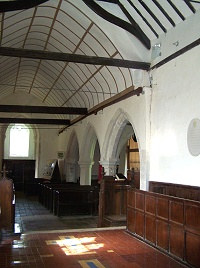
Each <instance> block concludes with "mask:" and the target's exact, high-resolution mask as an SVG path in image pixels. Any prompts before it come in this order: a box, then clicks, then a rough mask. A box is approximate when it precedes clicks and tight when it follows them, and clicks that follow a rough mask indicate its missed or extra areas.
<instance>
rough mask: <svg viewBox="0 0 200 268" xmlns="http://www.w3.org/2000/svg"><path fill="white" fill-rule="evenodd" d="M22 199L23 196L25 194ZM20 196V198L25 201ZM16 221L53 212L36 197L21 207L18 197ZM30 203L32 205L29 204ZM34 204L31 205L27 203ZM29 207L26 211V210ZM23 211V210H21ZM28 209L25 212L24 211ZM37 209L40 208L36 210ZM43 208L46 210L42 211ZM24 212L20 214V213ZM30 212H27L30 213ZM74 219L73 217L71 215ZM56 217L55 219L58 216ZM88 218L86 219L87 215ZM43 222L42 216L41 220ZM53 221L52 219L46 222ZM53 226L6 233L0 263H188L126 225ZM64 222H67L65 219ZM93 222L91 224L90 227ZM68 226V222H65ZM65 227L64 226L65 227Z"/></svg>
mask: <svg viewBox="0 0 200 268" xmlns="http://www.w3.org/2000/svg"><path fill="white" fill-rule="evenodd" d="M22 199H23V198H22ZM22 199H21V202H22ZM17 202H18V204H17V205H16V208H17V209H19V211H18V212H17V213H16V215H17V217H18V218H17V221H18V223H20V221H21V220H22V221H23V219H24V218H23V217H32V220H33V217H34V216H37V217H36V218H35V219H36V220H37V221H38V215H37V213H40V214H39V215H40V216H39V217H40V218H41V219H42V218H44V219H45V220H46V216H49V217H50V216H52V215H50V214H49V212H48V211H46V210H45V209H44V208H42V207H41V206H40V205H39V204H37V202H36V200H33V202H32V205H31V200H28V201H27V202H26V201H25V200H24V201H23V202H22V203H24V205H23V206H24V209H22V206H21V208H20V199H18V200H17ZM27 203H29V205H28V204H27ZM30 206H32V209H27V207H30ZM26 210H27V211H26ZM22 211H23V213H22ZM25 211H26V212H25ZM36 211H37V212H36ZM42 211H43V212H44V214H43V213H42ZM20 213H21V214H20ZM26 213H27V214H29V215H27V214H26ZM71 219H72V218H71ZM55 221H56V219H55ZM73 221H74V225H73V227H76V226H79V228H80V226H81V222H80V218H79V219H77V220H76V219H73ZM85 221H86V219H85ZM41 222H42V220H41ZM47 224H50V221H49V222H47ZM57 224H58V225H56V223H55V224H54V225H53V227H56V231H54V230H53V229H52V228H51V230H50V229H49V226H47V229H46V230H45V229H44V226H42V231H41V229H40V228H41V226H40V224H34V223H32V225H31V226H38V231H36V230H32V231H30V230H29V231H27V229H26V230H25V232H24V233H23V234H22V235H21V236H20V237H13V236H7V237H6V236H5V237H4V239H3V241H2V243H1V245H0V267H1V268H8V267H23V268H26V267H27V268H28V267H29V268H30V267H34V268H41V267H46V268H81V267H83V268H97V267H99V268H104V267H105V268H129V267H132V268H147V267H148V268H183V267H185V266H183V265H181V264H180V263H178V262H176V261H174V260H173V259H171V258H169V257H167V256H166V255H164V254H162V253H161V252H159V251H157V250H155V249H154V248H152V247H150V246H148V245H146V244H145V243H143V242H141V241H139V240H138V239H136V238H134V237H133V236H131V235H130V234H128V233H127V232H126V230H125V228H123V227H120V228H116V229H112V228H110V229H107V230H106V229H105V230H103V229H98V228H87V229H76V230H75V229H74V228H73V229H74V230H70V228H71V227H68V228H66V229H65V230H64V229H62V228H60V229H58V227H59V224H60V222H59V221H58V219H57ZM64 224H65V223H64ZM89 225H90V224H88V227H89ZM65 227H66V225H65ZM63 228H64V227H63Z"/></svg>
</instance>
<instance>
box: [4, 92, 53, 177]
mask: <svg viewBox="0 0 200 268" xmlns="http://www.w3.org/2000/svg"><path fill="white" fill-rule="evenodd" d="M7 103H9V104H10V105H12V104H15V105H31V106H34V105H35V106H36V105H41V106H43V105H44V103H42V102H40V101H39V100H38V99H37V98H35V97H33V96H32V95H30V94H27V93H26V92H24V91H18V92H16V93H14V94H11V95H9V96H7V97H6V98H4V99H3V100H1V101H0V104H7ZM3 116H4V117H26V118H36V116H37V118H48V116H47V115H42V116H39V115H34V114H33V115H32V114H23V115H20V114H17V113H12V114H8V113H2V117H3ZM39 128H41V129H39V130H38V131H36V132H35V137H34V139H35V146H36V147H37V148H38V150H37V149H36V158H37V160H38V162H37V163H38V168H37V174H36V175H37V177H43V172H44V167H45V164H46V162H47V161H48V160H49V159H57V149H58V129H51V130H48V129H46V128H47V126H46V125H40V126H39ZM42 128H43V129H42ZM53 128H55V126H53ZM1 138H2V143H1V148H0V150H1V152H2V151H3V146H4V138H5V136H4V135H3V133H2V135H1ZM2 158H4V155H3V154H2V156H1V159H0V162H1V160H2ZM15 159H16V158H15ZM31 159H32V158H31Z"/></svg>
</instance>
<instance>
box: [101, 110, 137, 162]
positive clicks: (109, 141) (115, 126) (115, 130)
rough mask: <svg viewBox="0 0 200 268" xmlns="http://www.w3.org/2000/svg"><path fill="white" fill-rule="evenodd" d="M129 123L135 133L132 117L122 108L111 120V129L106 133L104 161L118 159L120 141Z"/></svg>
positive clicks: (103, 151)
mask: <svg viewBox="0 0 200 268" xmlns="http://www.w3.org/2000/svg"><path fill="white" fill-rule="evenodd" d="M127 123H130V124H131V125H132V128H133V129H134V132H135V127H134V125H133V123H132V120H131V117H130V116H129V115H128V114H127V113H125V112H124V111H123V110H122V109H121V108H120V109H118V110H117V112H116V113H115V115H114V116H113V118H112V119H111V121H110V124H109V127H108V129H107V131H106V136H105V141H104V144H103V149H102V160H109V159H116V158H117V156H118V154H119V149H120V148H119V139H120V137H121V135H122V132H123V130H124V127H125V126H126V124H127ZM135 134H136V133H135ZM136 136H137V134H136Z"/></svg>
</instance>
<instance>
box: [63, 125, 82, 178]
mask: <svg viewBox="0 0 200 268" xmlns="http://www.w3.org/2000/svg"><path fill="white" fill-rule="evenodd" d="M78 160H79V144H78V139H77V134H76V132H75V130H73V131H72V133H71V135H70V138H69V142H68V147H67V150H66V156H65V174H66V181H71V182H77V181H78V180H79V177H80V170H79V165H78Z"/></svg>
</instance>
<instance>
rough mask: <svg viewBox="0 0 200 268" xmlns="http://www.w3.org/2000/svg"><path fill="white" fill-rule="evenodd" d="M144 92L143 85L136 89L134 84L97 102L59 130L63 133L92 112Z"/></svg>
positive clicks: (94, 112) (95, 112)
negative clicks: (86, 112)
mask: <svg viewBox="0 0 200 268" xmlns="http://www.w3.org/2000/svg"><path fill="white" fill-rule="evenodd" d="M142 93H143V88H142V87H138V88H137V89H134V87H133V86H131V87H129V88H127V89H125V90H123V91H122V92H120V93H118V94H116V95H115V96H113V97H111V98H109V99H107V100H105V101H103V102H101V103H100V104H97V105H96V106H94V107H93V108H91V109H90V110H89V111H88V114H87V115H85V116H84V115H82V116H79V117H77V118H75V119H74V120H72V121H71V122H70V125H68V126H65V127H63V128H62V129H60V130H59V134H61V133H62V132H63V131H65V129H67V128H68V127H70V126H72V125H74V124H76V123H78V122H80V121H81V120H83V119H85V118H86V117H88V116H90V115H92V114H97V113H98V112H99V111H101V110H103V109H105V108H106V107H109V106H111V105H113V104H115V103H118V102H120V101H123V100H125V99H128V98H130V97H132V96H140V94H142Z"/></svg>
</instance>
